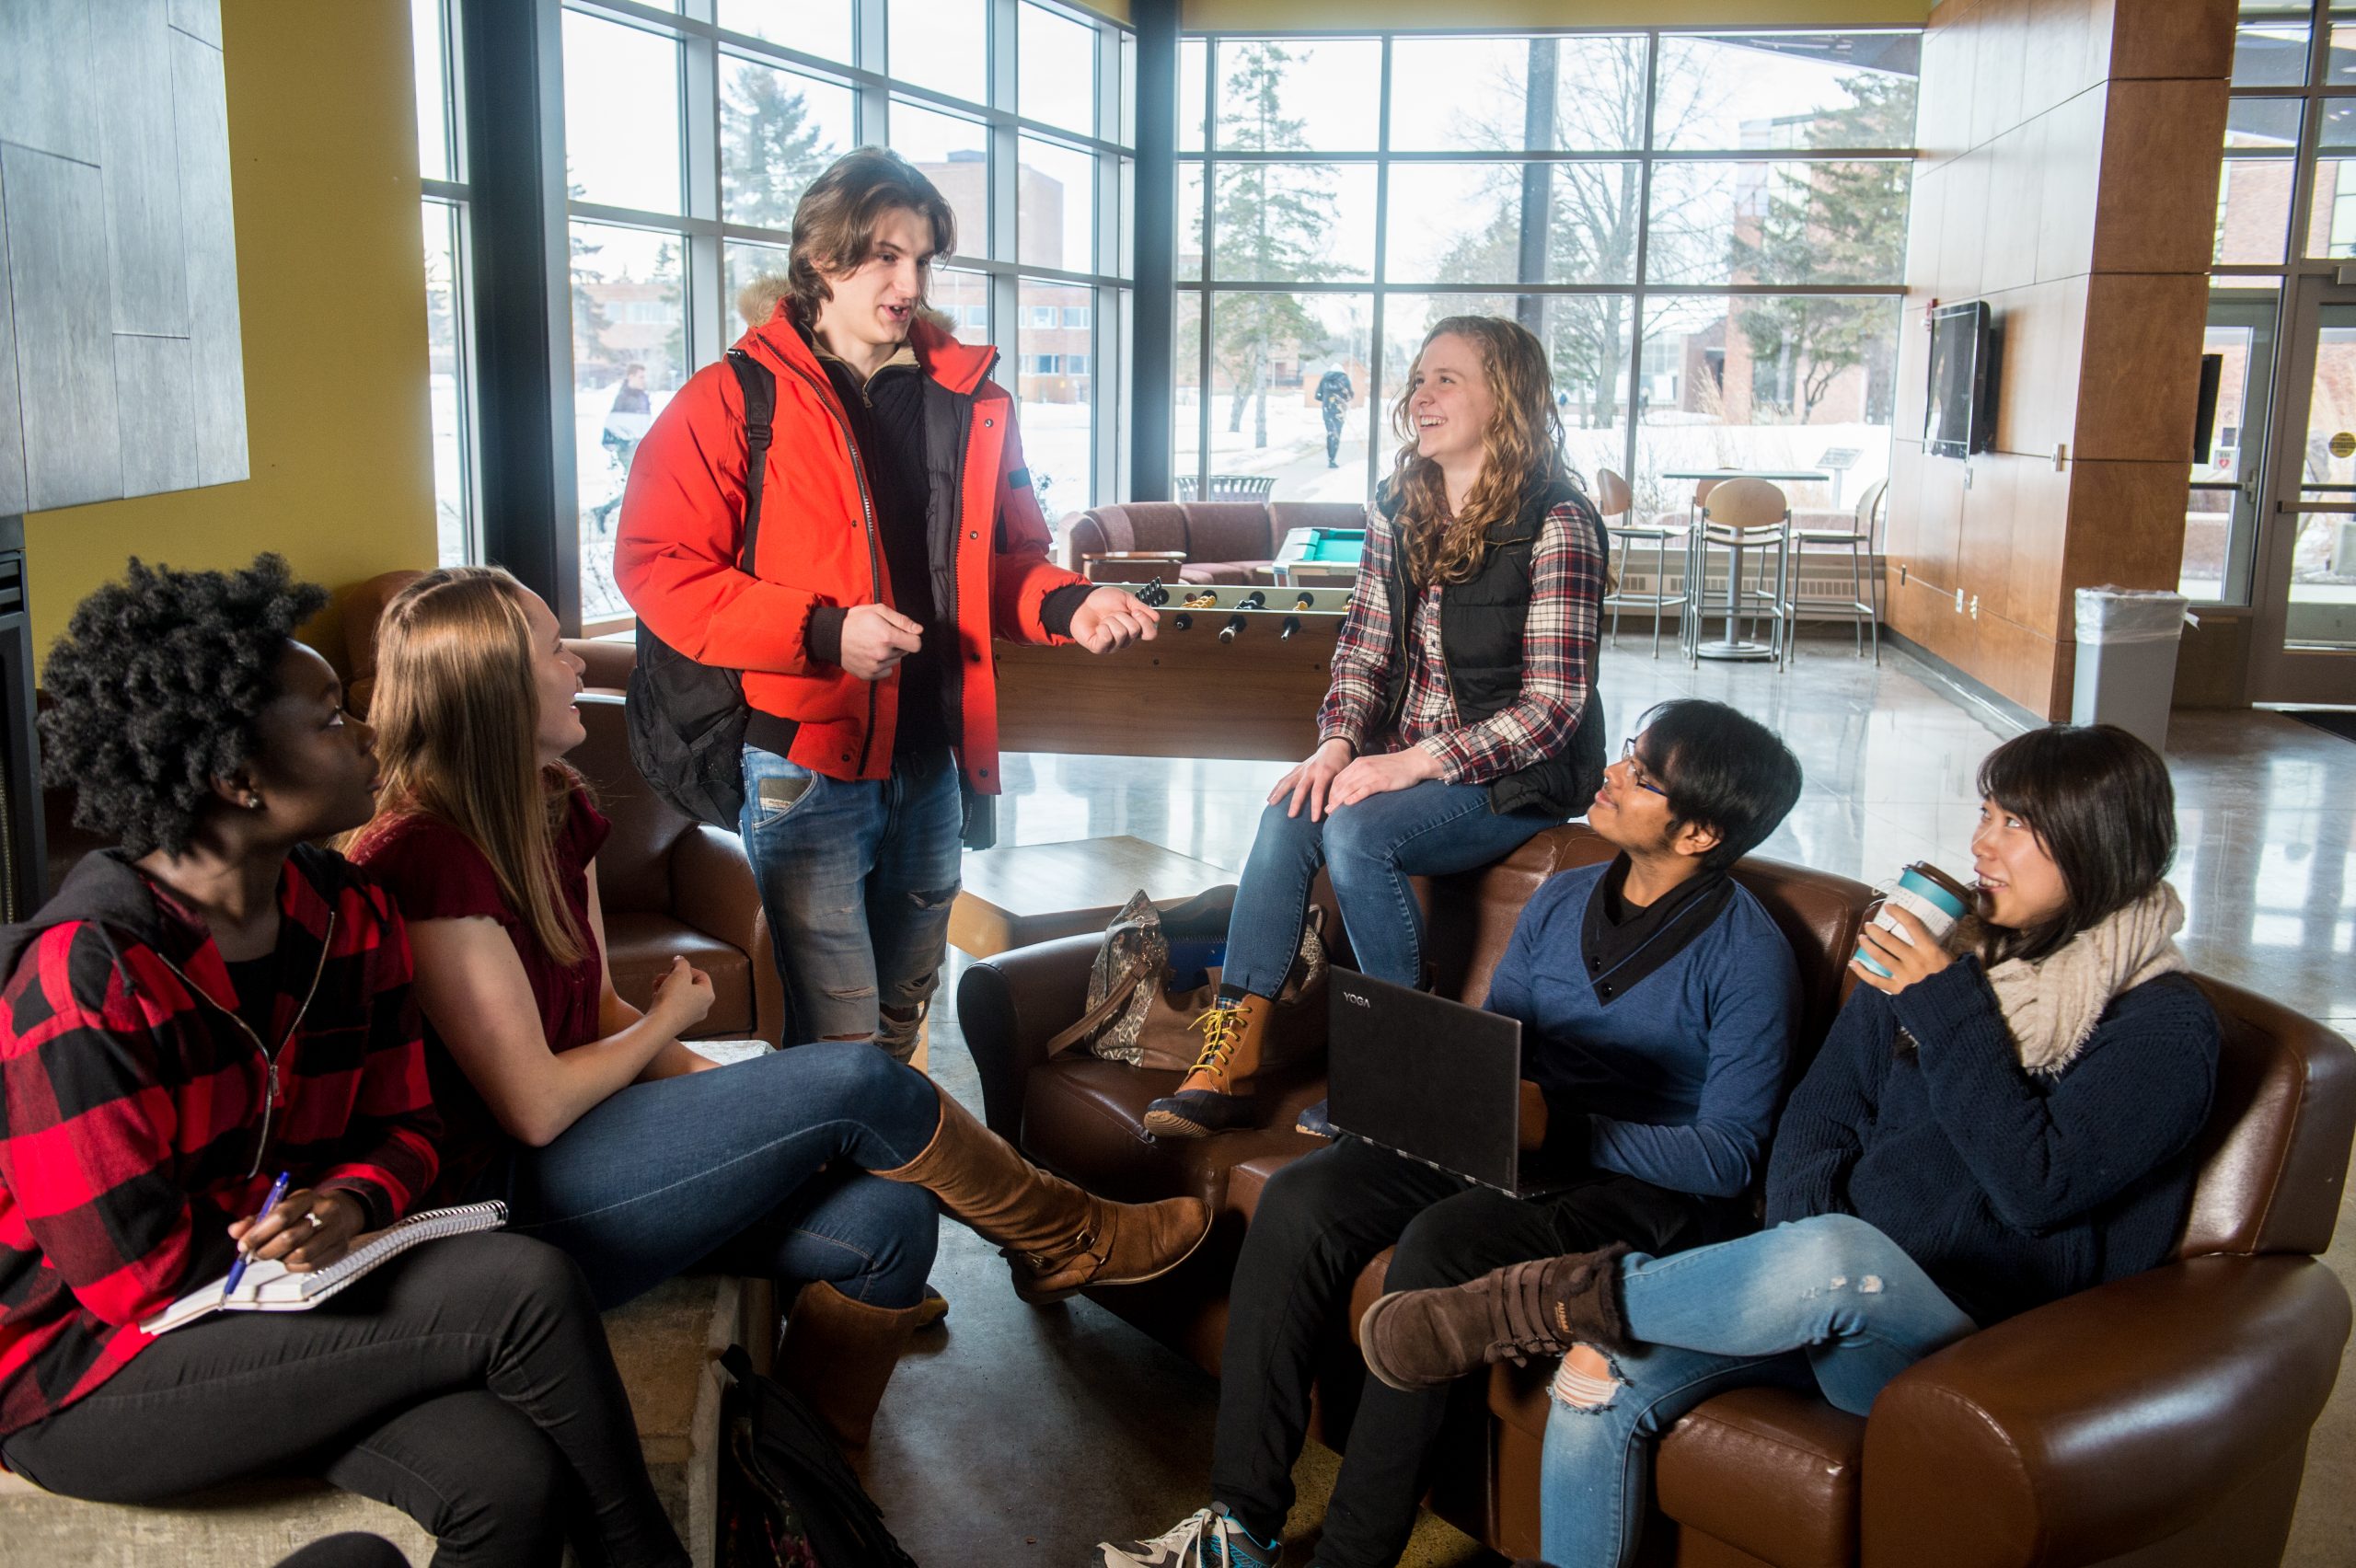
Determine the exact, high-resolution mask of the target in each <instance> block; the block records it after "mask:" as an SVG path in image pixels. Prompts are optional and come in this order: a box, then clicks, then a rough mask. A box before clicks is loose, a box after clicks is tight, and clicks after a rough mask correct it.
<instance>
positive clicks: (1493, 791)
mask: <svg viewBox="0 0 2356 1568" xmlns="http://www.w3.org/2000/svg"><path fill="white" fill-rule="evenodd" d="M1565 502H1568V503H1569V504H1570V505H1572V506H1573V507H1575V508H1576V509H1577V512H1578V514H1579V516H1580V517H1581V518H1582V519H1584V520H1585V522H1586V523H1587V525H1588V527H1590V528H1593V529H1594V530H1595V541H1596V549H1597V551H1598V553H1599V554H1600V555H1602V556H1604V557H1605V558H1606V559H1609V558H1610V554H1611V536H1610V535H1609V534H1607V533H1606V532H1605V531H1604V526H1603V518H1602V516H1601V514H1600V513H1598V512H1597V511H1596V510H1595V505H1594V503H1593V502H1590V501H1588V498H1587V496H1586V494H1585V492H1583V491H1582V490H1579V488H1578V487H1577V486H1576V485H1575V484H1573V483H1571V482H1570V480H1568V479H1567V478H1558V479H1556V480H1555V481H1554V482H1553V484H1551V485H1549V486H1548V487H1546V488H1545V489H1544V490H1540V491H1538V492H1537V493H1536V494H1534V495H1532V496H1531V497H1530V499H1529V500H1528V501H1527V502H1525V503H1524V504H1523V506H1522V509H1521V513H1520V514H1519V516H1517V517H1516V518H1515V519H1514V520H1513V521H1512V522H1511V523H1510V524H1501V525H1497V526H1496V527H1495V528H1493V529H1491V530H1490V532H1489V536H1488V549H1487V550H1486V551H1485V552H1484V554H1483V556H1482V558H1481V570H1480V571H1477V572H1475V573H1474V574H1473V575H1472V577H1471V578H1470V579H1468V580H1467V581H1465V582H1450V583H1448V584H1446V585H1445V586H1443V587H1442V589H1441V590H1440V596H1439V641H1440V649H1441V653H1442V658H1443V662H1444V663H1446V664H1447V666H1448V685H1449V691H1450V692H1451V693H1453V694H1454V696H1455V698H1456V716H1457V720H1458V721H1459V722H1461V723H1465V724H1473V723H1478V722H1479V721H1482V720H1484V719H1487V718H1490V717H1492V716H1494V715H1496V714H1497V713H1499V712H1502V711H1503V710H1504V709H1507V708H1509V707H1511V706H1512V705H1513V704H1514V702H1515V701H1516V700H1517V699H1519V698H1520V696H1521V635H1522V628H1523V626H1524V624H1525V623H1526V622H1527V621H1528V620H1529V618H1530V556H1531V554H1532V553H1533V552H1534V551H1535V550H1536V549H1537V548H1538V536H1539V532H1540V530H1542V528H1543V527H1544V526H1545V524H1546V515H1547V513H1550V512H1552V511H1553V510H1554V508H1556V507H1558V506H1561V505H1563V504H1564V503H1565ZM1375 504H1376V506H1377V508H1378V509H1380V512H1381V513H1382V514H1383V516H1385V517H1386V518H1389V519H1390V520H1391V522H1392V525H1394V526H1395V525H1397V523H1398V520H1399V502H1398V498H1397V497H1396V496H1394V495H1392V494H1389V493H1385V494H1383V495H1381V496H1380V497H1378V498H1377V500H1376V502H1375ZM1394 561H1395V566H1394V570H1393V571H1392V573H1391V578H1390V581H1389V582H1388V583H1386V584H1385V586H1386V588H1387V589H1388V590H1389V592H1390V595H1391V628H1392V629H1391V636H1392V644H1391V660H1390V669H1391V674H1390V680H1389V684H1388V686H1387V688H1386V689H1385V690H1384V692H1383V694H1382V703H1383V707H1382V711H1383V717H1384V722H1385V723H1386V724H1388V723H1390V722H1392V721H1395V720H1396V719H1397V718H1398V715H1399V709H1400V708H1401V707H1402V706H1403V704H1404V703H1405V701H1406V698H1407V671H1408V668H1409V661H1410V660H1411V659H1413V658H1415V652H1414V651H1413V650H1411V649H1410V648H1409V647H1408V646H1407V636H1408V618H1409V612H1410V610H1411V609H1412V607H1413V606H1412V604H1411V601H1410V599H1409V597H1408V592H1409V591H1408V585H1407V581H1406V552H1405V550H1404V549H1401V550H1400V551H1398V552H1397V554H1396V556H1395V557H1394ZM1595 592H1596V599H1597V603H1596V605H1595V606H1594V608H1595V612H1596V617H1597V621H1596V624H1598V625H1600V624H1601V617H1602V605H1601V603H1600V601H1601V597H1602V592H1603V590H1602V587H1601V585H1600V583H1599V585H1598V586H1597V588H1596V591H1595ZM1595 664H1596V659H1595V658H1594V657H1593V656H1590V658H1589V660H1588V672H1589V674H1590V676H1592V674H1593V673H1594V669H1595ZM1603 765H1604V744H1603V703H1602V699H1601V698H1600V697H1599V696H1598V695H1597V692H1596V689H1595V686H1594V684H1593V681H1592V680H1591V679H1590V681H1589V684H1588V694H1587V706H1586V708H1585V709H1581V710H1580V713H1579V721H1578V727H1577V728H1576V729H1575V730H1573V731H1572V732H1571V739H1570V744H1569V745H1568V747H1567V748H1566V749H1565V751H1564V752H1563V753H1561V754H1560V755H1555V756H1550V757H1544V758H1542V759H1540V760H1539V761H1537V762H1534V763H1532V764H1530V766H1529V767H1525V768H1523V769H1521V770H1520V771H1519V772H1517V773H1508V774H1507V775H1506V776H1505V777H1504V778H1498V779H1494V780H1492V781H1491V782H1490V784H1489V809H1490V810H1491V811H1493V812H1496V813H1507V812H1530V813H1537V814H1540V815H1543V816H1545V817H1547V818H1549V819H1551V820H1553V821H1556V822H1562V821H1566V820H1567V819H1569V818H1571V817H1575V816H1581V815H1584V814H1585V813H1586V812H1587V806H1588V801H1591V800H1593V799H1594V798H1595V791H1596V789H1597V787H1598V786H1600V784H1601V783H1602V782H1603Z"/></svg>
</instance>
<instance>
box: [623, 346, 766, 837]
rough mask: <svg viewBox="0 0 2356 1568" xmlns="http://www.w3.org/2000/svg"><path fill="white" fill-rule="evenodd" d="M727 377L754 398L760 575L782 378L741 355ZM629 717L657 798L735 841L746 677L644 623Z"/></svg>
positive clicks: (748, 509) (752, 464) (633, 744)
mask: <svg viewBox="0 0 2356 1568" xmlns="http://www.w3.org/2000/svg"><path fill="white" fill-rule="evenodd" d="M728 368H729V369H731V370H733V371H734V372H735V373H736V385H737V386H739V387H741V388H743V390H744V393H745V543H744V547H743V548H741V549H739V550H738V551H737V552H736V565H737V567H738V568H739V569H740V570H741V571H744V572H745V574H746V575H748V576H749V575H751V573H752V571H753V545H754V542H755V541H756V539H758V538H759V537H760V532H761V479H762V473H763V470H764V469H766V468H767V467H768V455H769V434H770V421H771V420H772V418H773V417H774V415H775V412H776V408H777V377H776V376H774V375H771V374H770V373H769V369H768V366H767V365H764V364H762V363H760V362H759V361H757V360H756V359H754V358H753V357H752V355H750V354H748V353H746V352H745V351H744V350H742V349H731V350H729V351H728ZM623 713H624V717H625V720H626V721H627V725H628V728H629V759H630V761H632V762H634V763H636V764H637V765H638V771H639V772H640V774H641V775H642V776H643V777H644V778H645V779H646V781H647V783H648V784H650V785H652V786H653V790H654V792H655V793H656V794H658V795H660V796H662V797H663V799H664V800H665V801H669V802H670V803H671V804H672V805H673V806H675V807H676V808H677V809H678V810H680V811H682V812H685V813H687V815H689V816H691V817H699V818H701V819H702V820H703V821H705V822H708V823H710V824H711V825H712V826H714V827H717V828H720V829H722V830H723V831H725V832H728V833H734V832H735V831H736V822H737V817H738V816H739V814H740V813H743V811H744V809H745V722H746V721H747V720H748V719H749V717H750V709H747V708H746V707H745V677H744V674H743V672H741V671H738V670H731V669H727V668H724V667H722V666H721V665H718V664H706V663H700V662H699V661H698V660H694V659H690V658H688V657H687V655H686V654H685V653H682V652H680V651H678V650H677V649H676V648H674V647H672V646H671V645H670V644H669V643H667V642H665V641H664V640H662V639H661V638H659V637H657V636H655V635H654V633H653V631H652V630H650V629H649V628H648V627H647V624H646V622H645V621H644V620H642V619H641V621H640V622H639V623H638V663H637V664H636V665H635V666H634V667H633V668H632V669H631V670H630V673H629V694H628V696H627V698H625V701H624V709H623Z"/></svg>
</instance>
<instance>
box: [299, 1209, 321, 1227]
mask: <svg viewBox="0 0 2356 1568" xmlns="http://www.w3.org/2000/svg"><path fill="white" fill-rule="evenodd" d="M303 1217H304V1218H305V1219H307V1220H309V1221H310V1222H311V1228H312V1229H313V1230H317V1229H318V1228H319V1211H318V1210H317V1209H313V1210H311V1211H310V1212H309V1213H308V1214H306V1215H305V1216H303Z"/></svg>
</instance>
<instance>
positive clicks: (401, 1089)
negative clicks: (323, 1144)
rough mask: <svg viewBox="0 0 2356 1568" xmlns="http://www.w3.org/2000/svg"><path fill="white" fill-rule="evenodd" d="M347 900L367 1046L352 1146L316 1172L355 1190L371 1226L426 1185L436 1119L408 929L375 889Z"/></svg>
mask: <svg viewBox="0 0 2356 1568" xmlns="http://www.w3.org/2000/svg"><path fill="white" fill-rule="evenodd" d="M347 903H349V904H352V905H357V906H358V907H360V908H361V909H363V910H364V911H365V913H366V916H367V918H365V919H364V920H355V921H352V922H351V924H352V926H353V927H357V928H358V929H356V930H354V931H353V933H352V938H351V939H350V940H351V942H352V945H353V946H354V947H355V948H356V949H358V950H360V951H355V952H354V953H352V955H351V956H353V957H365V958H366V959H367V960H368V962H367V963H366V965H365V969H366V973H367V974H368V975H369V985H370V986H371V994H370V997H369V1023H368V1047H367V1054H366V1055H365V1056H364V1057H363V1059H362V1064H361V1068H360V1085H359V1090H358V1092H357V1093H356V1094H355V1096H354V1097H353V1100H352V1120H351V1123H350V1124H349V1126H348V1128H347V1129H346V1133H345V1137H344V1140H343V1141H344V1144H345V1147H348V1148H349V1149H350V1150H351V1152H350V1154H349V1155H348V1156H347V1157H346V1158H344V1159H341V1160H339V1161H338V1162H337V1163H336V1164H334V1165H332V1166H330V1167H329V1169H328V1170H326V1171H325V1172H324V1173H322V1174H321V1175H320V1177H319V1179H318V1185H319V1186H320V1187H323V1188H341V1189H343V1190H345V1191H348V1192H351V1193H354V1194H356V1195H357V1196H358V1197H359V1198H360V1199H361V1200H362V1201H363V1202H364V1203H366V1204H367V1205H368V1206H369V1211H370V1217H371V1219H372V1220H373V1221H374V1222H375V1224H377V1225H380V1226H381V1225H389V1224H391V1223H392V1222H393V1221H394V1220H396V1219H398V1218H399V1217H400V1216H401V1215H402V1214H403V1213H405V1212H406V1211H407V1210H408V1208H409V1206H410V1205H411V1204H413V1203H415V1202H416V1201H417V1199H418V1196H419V1195H420V1194H421V1193H424V1192H425V1191H426V1190H427V1189H428V1188H429V1187H431V1186H432V1185H433V1177H434V1174H435V1172H437V1171H438V1170H440V1169H441V1157H440V1155H439V1154H438V1153H437V1152H436V1149H435V1145H436V1143H437V1142H438V1141H439V1139H440V1137H441V1135H442V1122H441V1117H440V1115H439V1114H438V1113H436V1112H435V1111H434V1109H433V1089H432V1086H431V1084H430V1082H429V1080H428V1078H427V1076H426V1067H425V1036H424V1030H423V1027H422V1024H421V1023H420V1021H419V1018H418V1011H417V1002H416V998H415V997H414V996H413V995H412V994H411V992H410V979H411V975H412V973H413V971H412V968H411V963H410V948H409V928H407V927H406V926H404V925H403V924H402V923H401V917H400V915H399V913H398V911H397V910H395V909H394V908H393V906H392V904H391V901H390V898H389V896H388V895H387V894H386V892H385V890H384V889H382V888H380V887H375V886H371V887H367V888H364V889H355V890H354V891H353V893H352V894H350V895H348V897H347Z"/></svg>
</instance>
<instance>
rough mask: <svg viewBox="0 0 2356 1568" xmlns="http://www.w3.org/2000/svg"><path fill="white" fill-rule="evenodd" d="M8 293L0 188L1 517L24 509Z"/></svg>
mask: <svg viewBox="0 0 2356 1568" xmlns="http://www.w3.org/2000/svg"><path fill="white" fill-rule="evenodd" d="M8 294H9V289H8V200H7V192H6V188H5V186H0V516H6V515H7V514H9V513H17V512H22V511H24V510H25V427H24V423H23V420H24V414H23V411H22V410H21V409H19V408H18V407H17V325H16V312H15V310H14V308H13V307H12V306H10V304H9V301H8Z"/></svg>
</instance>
